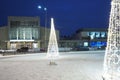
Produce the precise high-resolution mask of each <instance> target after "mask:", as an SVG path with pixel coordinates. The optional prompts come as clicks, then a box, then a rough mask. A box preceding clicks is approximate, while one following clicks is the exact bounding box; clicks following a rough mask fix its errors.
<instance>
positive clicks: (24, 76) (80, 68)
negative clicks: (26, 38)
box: [0, 51, 105, 80]
mask: <svg viewBox="0 0 120 80" xmlns="http://www.w3.org/2000/svg"><path fill="white" fill-rule="evenodd" d="M104 53H105V52H104V51H80V52H62V53H60V57H59V58H58V59H55V63H56V64H57V65H49V62H50V60H49V59H47V58H46V53H35V54H24V55H11V56H4V57H3V56H0V80H102V71H103V59H104Z"/></svg>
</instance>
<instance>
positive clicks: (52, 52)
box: [47, 18, 59, 59]
mask: <svg viewBox="0 0 120 80" xmlns="http://www.w3.org/2000/svg"><path fill="white" fill-rule="evenodd" d="M58 55H59V54H58V43H57V38H56V33H55V28H54V20H53V18H51V30H50V37H49V44H48V51H47V57H49V58H51V59H54V58H56V57H57V56H58Z"/></svg>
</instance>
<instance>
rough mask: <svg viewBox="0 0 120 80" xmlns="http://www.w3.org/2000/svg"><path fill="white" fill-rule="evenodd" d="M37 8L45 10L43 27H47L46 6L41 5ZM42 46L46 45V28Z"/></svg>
mask: <svg viewBox="0 0 120 80" xmlns="http://www.w3.org/2000/svg"><path fill="white" fill-rule="evenodd" d="M38 9H42V10H44V11H45V25H44V26H45V28H46V27H47V8H46V7H42V6H40V5H39V6H38ZM44 42H45V43H44V47H46V29H45V40H44Z"/></svg>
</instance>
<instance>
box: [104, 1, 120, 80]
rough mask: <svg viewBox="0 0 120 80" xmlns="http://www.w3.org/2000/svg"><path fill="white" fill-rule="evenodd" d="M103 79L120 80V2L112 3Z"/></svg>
mask: <svg viewBox="0 0 120 80" xmlns="http://www.w3.org/2000/svg"><path fill="white" fill-rule="evenodd" d="M103 77H104V78H105V80H120V0H112V2H111V13H110V19H109V28H108V39H107V47H106V52H105V58H104V75H103Z"/></svg>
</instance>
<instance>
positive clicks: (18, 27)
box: [0, 16, 59, 49]
mask: <svg viewBox="0 0 120 80" xmlns="http://www.w3.org/2000/svg"><path fill="white" fill-rule="evenodd" d="M0 30H1V34H0V42H1V44H3V42H4V43H5V46H6V47H4V48H6V49H19V48H21V47H28V48H31V49H33V48H45V47H47V44H48V39H49V38H48V37H49V33H50V29H49V28H45V27H41V26H40V19H39V17H21V16H20V17H15V16H9V17H8V26H6V27H0ZM2 31H4V33H2ZM56 33H57V36H58V39H59V31H58V30H56ZM3 34H4V36H3ZM2 47H3V46H2Z"/></svg>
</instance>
